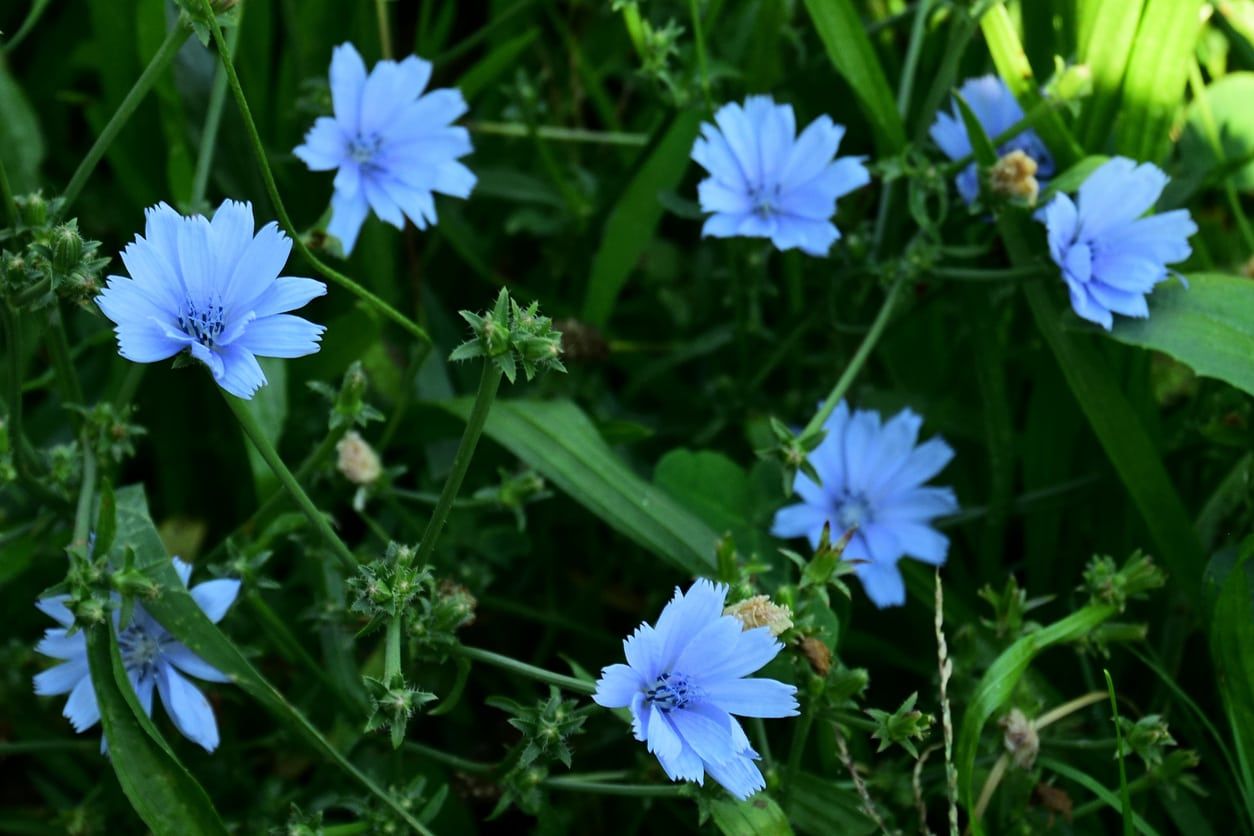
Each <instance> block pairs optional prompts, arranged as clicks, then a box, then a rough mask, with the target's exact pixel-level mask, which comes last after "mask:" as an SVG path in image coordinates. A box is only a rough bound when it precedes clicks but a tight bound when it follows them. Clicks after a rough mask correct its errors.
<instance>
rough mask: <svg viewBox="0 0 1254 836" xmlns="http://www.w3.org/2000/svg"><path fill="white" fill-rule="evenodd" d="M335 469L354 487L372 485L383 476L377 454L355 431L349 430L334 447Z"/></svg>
mask: <svg viewBox="0 0 1254 836" xmlns="http://www.w3.org/2000/svg"><path fill="white" fill-rule="evenodd" d="M335 452H336V453H338V454H339V460H338V461H337V462H336V467H338V468H339V470H340V473H343V474H344V476H345V478H346V479H348V481H350V482H352V483H353V484H354V485H370V484H373V483H374V482H375V481H376V480H377V479H378V478H379V477H380V476H381V475H382V474H383V464H382V463H381V462H380V461H379V454H378V453H376V452H375V451H374V448H373V447H371V446H370V444H369V443H368V442H367V441H366V440H365V439H364V438H362V437H361V435H360V434H359V433H358V432H357V431H356V430H349V431H348V432H346V433H345V434H344V437H343V438H341V439H340V440H339V443H337V444H336V445H335Z"/></svg>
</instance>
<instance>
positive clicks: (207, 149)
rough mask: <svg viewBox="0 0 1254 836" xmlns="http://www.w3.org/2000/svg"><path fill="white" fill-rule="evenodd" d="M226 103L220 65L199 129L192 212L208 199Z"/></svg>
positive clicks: (234, 35) (230, 40)
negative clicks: (210, 174)
mask: <svg viewBox="0 0 1254 836" xmlns="http://www.w3.org/2000/svg"><path fill="white" fill-rule="evenodd" d="M245 5H246V4H240V5H239V6H238V7H237V8H238V11H237V12H236V15H238V16H239V17H237V18H236V20H235V28H234V29H232V30H231V33H230V34H229V35H227V36H226V41H227V44H229V45H230V47H231V52H232V54H234V52H235V45H236V44H237V43H239V30H240V18H242V17H243V14H244V8H245ZM225 105H226V71H225V70H224V69H223V68H222V67H221V66H219V67H218V68H217V71H216V72H214V74H213V88H212V89H211V90H210V91H209V106H208V108H207V109H206V110H205V126H204V128H203V129H202V130H201V132H200V149H199V150H198V151H197V152H196V171H195V173H194V174H193V175H192V199H191V207H192V211H193V212H194V211H196V209H197V207H199V206H200V205H201V204H202V203H203V202H204V200H205V194H206V192H207V191H208V190H209V172H210V170H211V169H212V168H213V155H214V152H215V151H216V150H217V147H218V127H219V126H220V125H221V124H222V108H223V107H224V106H225Z"/></svg>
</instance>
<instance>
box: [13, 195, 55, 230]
mask: <svg viewBox="0 0 1254 836" xmlns="http://www.w3.org/2000/svg"><path fill="white" fill-rule="evenodd" d="M16 203H17V208H18V212H19V213H20V214H21V216H22V223H24V224H26V226H43V225H44V223H45V222H46V221H47V220H48V201H46V200H44V196H43V195H41V194H40V193H39V192H32V193H31V194H28V195H22V196H20V197H18V198H17V200H16Z"/></svg>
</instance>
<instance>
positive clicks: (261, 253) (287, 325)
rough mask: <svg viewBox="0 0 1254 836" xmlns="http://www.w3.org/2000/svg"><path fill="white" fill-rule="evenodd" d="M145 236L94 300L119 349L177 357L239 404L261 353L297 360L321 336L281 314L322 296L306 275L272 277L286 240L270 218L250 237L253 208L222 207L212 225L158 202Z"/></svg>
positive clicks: (252, 388) (261, 380) (146, 356)
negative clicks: (188, 359)
mask: <svg viewBox="0 0 1254 836" xmlns="http://www.w3.org/2000/svg"><path fill="white" fill-rule="evenodd" d="M145 215H146V216H147V225H146V226H145V229H144V234H143V235H142V236H141V235H137V236H135V240H134V241H132V242H131V243H130V244H129V245H127V247H126V249H125V250H123V251H122V263H123V264H125V265H126V269H127V271H128V272H129V273H130V274H131V275H130V277H129V278H128V277H126V276H109V277H108V284H107V285H106V286H105V289H104V290H103V291H101V293H100V295H99V296H97V297H96V304H97V305H98V306H99V307H100V310H101V311H102V312H103V313H104V315H105V316H107V317H108V318H109V319H111V320H113V322H114V324H115V325H116V326H117V327H116V328H115V331H116V333H117V338H118V353H119V354H121V355H122V356H123V357H125V358H126V359H127V360H133V361H134V362H136V363H155V362H157V361H159V360H166V359H168V358H170V357H173V356H174V355H176V354H178V353H179V352H181V351H184V350H186V351H189V352H190V353H191V355H192V356H193V357H195V358H196V359H197V360H199V361H200V362H202V363H204V364H205V365H206V366H208V367H209V370H210V371H211V372H213V379H214V380H216V381H217V382H218V385H219V386H221V387H222V388H223V389H225V390H226V391H228V392H230V393H231V394H232V395H235V396H237V397H240V398H251V397H252V396H253V394H254V393H255V392H256V391H257V390H258V389H259V388H261V387H262V386H264V385H265V383H266V376H265V374H264V373H263V372H262V370H261V366H260V365H259V364H258V363H257V356H261V357H303V356H305V355H306V354H313V353H314V352H315V351H317V350H318V341H319V340H320V339H321V338H322V332H323V331H324V330H325V329H324V328H323V327H322V326H321V325H315V324H314V323H312V322H309V321H308V320H305V319H301V318H300V317H298V316H292V315H291V314H289V313H287V311H292V310H295V309H296V308H299V307H301V306H302V305H304V304H305V303H307V302H308V301H309V300H311V299H313V298H314V297H316V296H322V295H323V294H325V293H326V292H327V286H326V285H324V284H323V283H322V282H319V281H315V280H313V279H302V278H295V277H289V276H283V277H280V276H279V271H281V270H282V269H283V265H284V264H286V263H287V257H288V254H289V253H290V252H291V250H292V241H291V239H290V238H288V237H287V236H286V235H284V234H283V232H282V231H280V230H279V228H278V226H277V225H275V224H274V223H273V222H272V223H269V224H266V225H265V226H263V227H262V228H261V229H260V230H259V231H257V232H256V234H255V235H254V232H253V230H254V225H253V208H252V204H250V203H240V202H238V201H234V200H228V201H225V202H224V203H223V204H222V205H221V206H220V207H218V211H217V212H215V213H214V216H213V221H212V222H211V221H209V220H207V219H206V218H205V217H204V216H202V215H193V216H191V217H186V218H185V217H183V216H181V215H179V213H178V212H176V211H174V210H173V209H171V208H170V207H169V206H167V205H166V204H164V203H161V204H158V205H157V206H154V207H152V208H150V209H148V210H147V211H146V212H145Z"/></svg>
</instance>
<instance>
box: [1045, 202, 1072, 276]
mask: <svg viewBox="0 0 1254 836" xmlns="http://www.w3.org/2000/svg"><path fill="white" fill-rule="evenodd" d="M1041 215H1042V218H1043V220H1044V221H1045V229H1046V231H1047V232H1048V235H1049V254H1050V256H1051V257H1052V258H1053V259H1054V263H1055V264H1057V265H1058V266H1059V267H1062V266H1063V263H1064V260H1065V259H1066V256H1067V251H1068V249H1070V247H1071V244H1072V243H1073V242H1074V241H1075V239H1076V234H1077V233H1078V232H1079V229H1078V225H1079V214H1078V213H1077V210H1076V206H1075V204H1074V203H1072V202H1071V198H1069V197H1067V196H1066V195H1065V194H1060V195H1056V196H1055V197H1054V199H1053V200H1051V201H1050V202H1049V204H1048V205H1047V206H1046V207H1045V208H1044V209H1043V210H1041Z"/></svg>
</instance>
